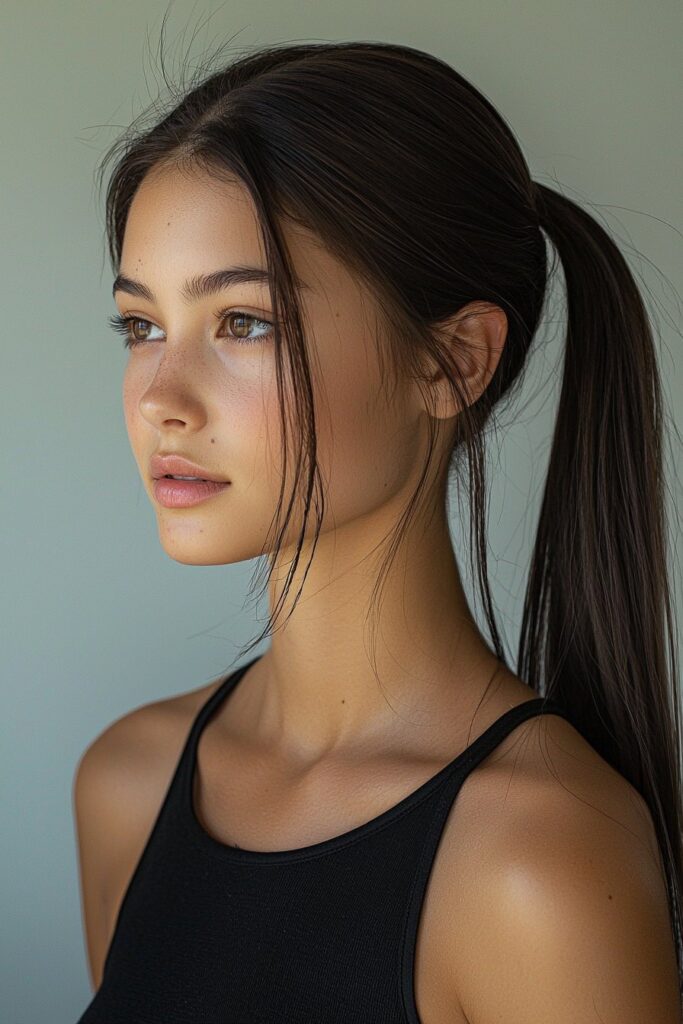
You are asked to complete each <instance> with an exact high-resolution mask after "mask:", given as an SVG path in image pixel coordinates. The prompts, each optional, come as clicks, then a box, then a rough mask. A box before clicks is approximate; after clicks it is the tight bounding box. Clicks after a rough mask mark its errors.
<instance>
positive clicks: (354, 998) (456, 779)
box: [77, 658, 568, 1024]
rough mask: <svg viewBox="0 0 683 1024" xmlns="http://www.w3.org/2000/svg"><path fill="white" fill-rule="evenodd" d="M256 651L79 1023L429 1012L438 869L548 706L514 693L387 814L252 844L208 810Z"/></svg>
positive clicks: (210, 707) (126, 902)
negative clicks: (202, 786)
mask: <svg viewBox="0 0 683 1024" xmlns="http://www.w3.org/2000/svg"><path fill="white" fill-rule="evenodd" d="M257 660H258V658H254V659H252V660H251V661H249V662H247V663H246V664H245V665H243V666H241V667H240V668H238V669H236V670H235V671H234V672H232V673H231V674H230V675H228V676H227V677H226V679H224V680H223V682H222V683H221V684H220V685H219V686H218V688H217V689H216V690H215V691H214V692H213V693H212V694H211V696H210V697H209V698H208V700H207V701H206V702H205V703H204V704H203V705H202V707H201V708H200V710H199V711H198V713H197V714H196V716H195V718H194V721H193V723H192V726H191V728H190V730H189V733H188V736H187V740H186V742H185V746H184V747H183V750H182V753H181V755H180V758H179V760H178V763H177V766H176V769H175V772H174V775H173V778H172V779H171V782H170V784H169V787H168V790H167V792H166V796H165V798H164V801H163V803H162V806H161V808H160V810H159V813H158V816H157V819H156V822H155V824H154V827H153V829H152V832H151V835H150V837H149V839H148V841H147V844H146V846H145V848H144V850H143V852H142V855H141V857H140V860H139V861H138V864H137V866H136V868H135V871H134V873H133V876H132V878H131V881H130V883H129V885H128V889H127V890H126V893H125V895H124V898H123V902H122V904H121V907H120V909H119V914H118V918H117V921H116V926H115V929H114V934H113V938H112V941H111V944H110V947H109V951H108V953H107V958H106V961H105V965H104V974H103V979H102V983H101V985H100V987H99V989H98V990H97V992H96V993H95V995H94V997H93V999H92V1001H91V1003H90V1005H89V1006H88V1007H87V1009H86V1010H85V1012H84V1013H83V1015H82V1016H81V1017H80V1018H79V1020H78V1022H77V1024H284V1022H292V1024H421V1022H420V1018H419V1015H418V1012H417V1007H416V1005H415V995H414V988H413V983H414V978H413V970H414V955H415V945H416V936H417V926H418V920H419V916H420V910H421V906H422V902H423V898H424V894H425V891H426V886H427V880H428V877H429V873H430V870H431V866H432V863H433V859H434V856H435V853H436V849H437V845H438V843H439V839H440V837H441V833H442V830H443V828H444V825H445V822H446V819H447V817H448V813H449V810H450V808H451V806H452V804H453V801H454V800H455V798H456V796H457V794H458V791H459V789H460V787H461V785H462V784H463V782H464V780H465V779H466V778H467V776H468V774H469V773H470V772H471V771H472V770H473V769H474V768H476V766H477V765H478V764H479V763H480V762H481V761H482V760H483V759H484V758H485V757H486V756H487V755H488V754H490V753H491V752H492V751H493V750H494V749H495V747H497V746H498V744H499V743H500V742H501V741H502V740H503V739H504V737H506V736H507V735H508V733H510V732H511V731H512V730H513V729H514V728H515V727H516V726H517V725H519V724H520V723H521V722H523V721H525V720H526V719H528V718H531V717H532V716H534V715H538V714H542V713H549V714H559V715H562V716H563V717H565V718H567V717H568V716H567V713H566V711H565V710H564V709H563V708H562V706H561V705H559V704H558V703H557V702H556V701H554V700H550V699H548V698H542V697H535V698H533V699H531V700H528V701H526V702H524V703H523V704H519V705H517V706H516V707H513V708H510V709H509V710H508V711H506V712H505V713H504V714H502V715H501V716H500V717H499V718H498V719H497V720H496V721H495V722H493V723H492V724H491V725H490V726H489V727H488V728H487V729H486V730H485V731H484V732H483V733H482V734H481V735H480V736H478V737H477V738H476V739H475V740H474V741H473V742H472V743H471V744H470V745H469V746H468V747H467V748H466V749H465V750H464V751H462V752H461V753H460V754H459V755H458V756H457V757H456V758H454V759H453V760H452V761H451V762H450V763H449V764H447V765H446V766H445V767H444V768H442V769H441V770H440V771H439V772H437V773H436V775H433V776H432V777H431V778H430V779H428V780H427V781H426V782H425V783H423V784H422V785H421V786H419V787H418V788H417V789H415V790H413V792H412V793H409V794H408V796H406V797H405V798H404V799H403V800H400V801H399V803H397V804H395V805H394V806H393V807H390V808H389V809H388V810H386V811H384V812H383V813H381V814H379V815H378V816H377V817H375V818H373V819H372V820H371V821H368V822H366V823H365V824H362V825H359V826H358V827H356V828H353V829H351V830H350V831H348V832H344V833H343V834H341V835H338V836H334V837H333V838H331V839H326V840H324V841H323V842H320V843H315V844H313V845H310V846H304V847H301V848H299V849H295V850H285V851H255V850H241V849H238V848H236V847H232V846H228V845H225V844H223V843H221V842H219V841H218V840H216V839H214V838H213V837H212V836H210V835H209V834H208V832H206V831H205V830H204V828H203V826H202V825H201V823H200V822H199V820H198V818H197V817H196V815H195V811H194V806H193V800H192V784H193V777H194V772H195V765H196V753H197V743H198V740H199V736H200V734H201V732H202V729H203V728H204V726H205V725H206V723H207V721H208V720H209V717H210V716H211V715H212V714H213V712H214V711H215V710H216V709H217V708H218V706H219V705H220V704H221V703H222V702H223V701H224V700H225V699H226V698H227V697H228V695H229V694H230V693H231V692H232V690H233V689H234V688H235V686H236V685H237V683H238V682H239V680H240V679H241V678H242V676H243V675H244V673H245V672H246V671H247V669H248V668H250V666H251V665H253V664H254V662H255V661H257Z"/></svg>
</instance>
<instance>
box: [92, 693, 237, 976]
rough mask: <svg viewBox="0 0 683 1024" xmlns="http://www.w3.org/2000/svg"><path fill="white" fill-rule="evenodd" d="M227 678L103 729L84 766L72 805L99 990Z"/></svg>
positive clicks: (144, 707) (155, 704)
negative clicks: (205, 714) (203, 722)
mask: <svg viewBox="0 0 683 1024" xmlns="http://www.w3.org/2000/svg"><path fill="white" fill-rule="evenodd" d="M223 678H224V677H219V678H218V679H215V680H212V681H211V682H210V683H208V684H205V685H203V686H200V687H197V688H195V689H193V690H188V691H186V692H183V693H181V694H175V695H173V696H171V697H167V698H163V699H161V700H155V701H150V702H148V703H146V704H143V705H140V706H139V707H137V708H134V709H132V710H131V711H129V712H127V713H126V714H124V715H122V716H120V717H119V718H117V719H116V720H115V721H113V722H112V723H110V724H109V725H108V726H107V727H106V728H105V729H103V730H102V732H100V733H99V734H98V735H97V736H96V737H95V739H94V740H93V741H92V742H91V743H90V744H89V745H88V747H87V748H86V750H85V751H84V752H83V754H82V755H81V757H80V759H79V761H78V764H77V767H76V770H75V773H74V778H73V785H72V804H73V816H74V823H75V826H76V840H77V845H78V869H79V881H80V894H81V911H82V921H83V928H84V934H85V939H86V945H87V952H88V961H89V970H90V977H91V981H92V984H93V988H95V989H96V988H97V987H98V986H99V982H100V978H101V970H102V966H103V962H104V958H105V955H106V950H107V949H108V946H109V940H110V938H111V932H112V929H113V924H114V921H115V920H116V916H117V913H118V908H119V905H120V902H121V899H122V897H123V894H124V892H125V890H126V888H127V886H128V882H129V881H130V878H131V876H132V873H133V871H134V869H135V866H136V864H137V861H138V859H139V857H140V854H141V853H142V850H143V849H144V846H145V844H146V842H147V839H148V838H149V835H150V832H151V829H152V826H153V824H154V821H155V820H156V817H157V814H158V812H159V809H160V806H161V803H162V801H163V798H164V795H165V793H166V791H167V788H168V785H169V782H170V779H171V776H172V774H173V771H174V769H175V766H176V764H177V761H178V757H179V756H180V752H181V750H182V747H183V744H184V742H185V740H186V738H187V734H188V731H189V728H190V724H191V722H192V720H193V718H194V716H195V714H196V713H197V711H198V710H199V708H200V707H201V705H202V704H203V703H204V702H205V701H206V700H208V698H209V697H210V696H211V694H212V693H213V691H214V690H215V689H216V688H217V686H218V685H220V683H221V681H222V679H223Z"/></svg>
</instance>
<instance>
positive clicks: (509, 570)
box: [0, 0, 683, 1024]
mask: <svg viewBox="0 0 683 1024" xmlns="http://www.w3.org/2000/svg"><path fill="white" fill-rule="evenodd" d="M167 12H168V21H167V28H166V48H165V49H166V54H167V56H170V57H171V61H170V67H169V70H170V72H171V73H172V75H173V77H174V79H176V77H177V76H176V72H177V70H178V65H177V61H178V60H179V59H180V58H182V56H183V55H184V54H185V52H186V51H187V50H188V49H189V51H190V52H191V54H194V55H195V57H196V58H201V56H202V54H204V53H206V51H209V50H212V49H213V48H214V47H215V46H216V45H217V43H218V42H219V41H221V40H226V39H231V40H232V46H234V47H235V48H246V47H252V46H258V45H261V44H264V43H273V42H282V43H284V42H288V41H295V40H308V41H319V42H324V41H342V40H353V39H367V40H379V41H386V42H399V43H404V44H408V45H411V46H414V47H417V48H419V49H423V50H427V51H429V52H431V53H434V54H435V55H437V56H439V57H442V58H444V59H445V60H447V61H448V62H449V63H450V64H452V65H453V66H454V67H455V68H456V69H457V70H459V71H460V72H461V73H462V74H464V75H465V76H466V77H467V78H469V79H471V80H472V81H473V83H474V84H475V85H476V86H477V87H478V88H479V89H480V90H481V91H482V92H483V93H484V94H485V95H487V96H488V97H489V98H490V99H491V100H492V101H493V103H494V104H495V106H496V107H497V109H498V110H499V111H500V112H501V114H502V115H503V116H504V117H505V118H506V120H507V121H508V122H509V123H510V125H511V126H512V129H513V131H514V132H515V134H516V136H517V137H518V139H519V140H520V142H521V145H522V149H523V151H524V153H525V155H526V158H527V160H528V163H529V166H530V168H531V172H532V176H533V177H534V178H535V179H536V180H537V181H540V182H542V183H545V184H549V185H550V186H551V187H553V186H555V187H558V186H559V187H560V188H561V189H562V190H563V191H565V192H566V193H567V194H568V195H569V196H570V197H571V198H574V199H576V200H577V201H579V202H580V203H585V204H586V205H587V207H588V208H589V209H590V210H592V211H593V212H594V213H595V214H596V215H597V216H598V219H599V220H600V222H601V223H602V224H603V225H604V226H606V227H607V228H608V229H609V230H610V231H611V232H612V233H613V236H614V237H615V239H616V240H617V242H618V243H619V244H620V247H621V249H622V252H624V255H625V256H626V258H627V259H628V261H629V264H630V266H631V267H632V269H633V270H634V272H635V274H636V277H637V280H638V281H639V283H641V284H642V285H643V288H644V290H645V298H646V301H647V303H648V308H649V309H650V312H651V313H652V315H653V316H654V317H655V329H656V333H657V334H658V335H659V342H658V349H659V355H660V368H661V373H662V378H663V385H664V396H665V401H666V404H667V410H668V413H669V415H670V417H671V419H672V423H673V427H674V430H675V431H680V430H681V426H682V425H683V424H682V423H681V418H682V413H681V408H682V405H683V402H682V399H683V358H682V356H681V347H682V336H681V283H682V278H683V261H682V260H681V252H682V246H681V241H682V237H683V235H682V227H683V195H682V191H681V172H680V169H681V166H683V147H682V144H681V141H682V140H681V127H680V126H681V120H680V115H681V109H682V108H683V87H682V85H683V83H682V80H681V76H680V69H681V67H683V13H682V8H681V6H680V3H679V0H655V2H654V3H651V4H643V3H642V2H640V0H598V2H597V3H596V2H595V0H591V2H590V3H589V2H587V0H576V2H574V3H566V2H564V0H563V2H560V0H526V2H518V3H510V2H508V0H488V2H483V3H482V0H430V2H428V3H421V4H419V5H416V4H415V3H414V2H413V0H410V2H407V0H391V2H385V3H375V4H368V3H367V2H366V0H345V3H344V4H343V5H340V4H338V3H336V2H332V0H319V2H317V3H313V2H304V0H297V2H288V0H277V2H275V0H270V2H263V0H228V2H227V3H222V4H219V3H218V2H216V3H215V4H213V3H211V4H209V3H207V4H198V3H196V2H195V3H192V4H191V3H189V2H185V0H176V2H175V3H174V4H172V6H171V8H170V10H169V9H168V5H167V3H166V2H162V3H157V2H154V0H134V2H133V0H116V2H114V0H105V2H101V3H97V4H94V3H91V2H86V0H61V2H59V3H58V2H56V0H53V2H48V0H42V2H37V0H4V2H3V5H2V9H1V14H0V56H1V59H0V83H1V90H0V96H1V97H2V106H1V108H0V109H1V117H2V126H1V127H2V130H1V135H0V218H1V220H0V239H1V246H0V282H1V283H0V289H1V294H0V298H1V303H2V320H1V323H2V328H1V330H2V342H1V346H0V360H1V366H0V381H1V382H2V401H1V402H0V416H1V417H2V424H1V430H2V445H1V449H0V451H1V456H2V467H1V468H2V474H1V477H0V479H1V480H2V504H1V509H2V529H1V530H0V539H1V543H2V560H1V564H2V588H1V596H2V607H1V609H0V623H1V628H2V711H3V713H2V726H3V735H2V765H1V768H2V771H1V776H2V783H1V785H2V801H3V804H2V820H3V823H4V827H3V829H2V833H3V841H2V864H1V865H0V877H1V878H2V887H3V891H2V924H1V925H0V927H1V929H2V935H1V937H2V958H1V959H2V977H1V978H0V990H1V991H2V996H1V997H0V998H1V1004H2V1005H1V1006H0V1018H1V1019H2V1021H3V1022H7V1024H44V1022H45V1021H48V1020H49V1021H50V1024H73V1021H75V1020H76V1019H77V1017H78V1016H79V1015H80V1013H81V1012H82V1011H83V1009H84V1008H85V1005H86V1004H87V1002H88V1001H89V998H90V987H89V981H88V975H87V969H86V954H85V945H84V936H83V928H82V921H81V908H80V900H79V890H78V875H77V850H76V839H75V833H74V823H73V816H72V804H71V792H72V790H71V787H72V782H73V775H74V771H75V767H76V764H77V761H78V759H79V757H80V755H81V753H82V752H83V750H84V749H85V747H86V746H87V745H88V744H89V743H90V741H91V740H92V739H93V738H94V737H95V735H97V734H98V733H99V732H100V731H101V730H102V729H103V728H104V727H105V726H106V725H107V724H109V723H110V722H111V721H113V720H114V719H115V718H117V717H119V716H120V715H122V714H124V713H125V712H126V711H129V710H131V709H132V708H134V707H137V706H139V705H140V704H142V703H145V702H147V701H151V700H155V699H158V698H161V697H165V696H169V695H172V694H174V693H178V692H180V691H184V690H188V689H191V688H195V687H198V686H200V685H202V684H204V683H206V682H208V681H209V680H210V679H212V678H215V677H216V676H218V675H219V674H220V673H222V672H223V671H227V668H228V667H230V666H231V665H232V664H233V662H234V658H235V655H236V653H237V651H238V649H239V648H240V646H241V645H242V644H244V643H245V642H247V641H248V640H249V639H251V637H252V636H254V635H255V634H256V632H257V630H259V631H260V629H261V628H262V625H263V622H264V617H265V614H266V612H267V609H266V608H265V607H264V606H263V605H260V606H258V607H254V605H253V604H250V603H249V602H248V601H246V598H247V596H248V595H247V590H248V585H249V581H250V579H251V576H252V572H253V570H254V568H255V565H254V563H253V562H249V563H244V564H239V565H234V566H225V567H224V566H208V567H198V566H187V565H182V564H180V563H177V562H174V561H173V560H172V559H170V558H169V557H168V556H167V555H166V554H165V553H164V551H163V550H162V548H161V546H160V544H159V541H158V538H157V530H156V518H155V515H154V512H153V510H152V508H151V506H150V504H149V501H148V499H147V496H146V494H145V491H144V489H143V486H142V483H141V481H140V479H139V476H138V470H137V467H136V465H135V462H134V460H133V456H132V454H131V452H130V448H129V445H128V439H127V436H126V431H125V425H124V420H123V413H122V401H121V379H122V374H123V368H124V362H125V359H126V356H125V354H124V349H123V345H122V342H121V338H120V337H119V336H118V335H115V334H114V333H113V332H112V331H111V330H110V329H109V328H108V327H107V326H106V324H105V320H106V317H107V315H108V314H109V313H111V312H113V311H114V306H113V302H112V299H111V284H112V275H111V271H110V268H109V265H108V262H107V259H106V257H105V252H104V230H103V228H104V222H103V212H102V206H101V204H100V202H99V198H98V196H97V193H96V190H95V184H94V168H95V165H96V163H97V161H98V159H99V158H100V157H101V155H102V154H103V152H104V150H105V149H106V148H107V146H108V145H109V144H110V143H111V142H112V141H113V139H114V138H115V137H116V136H117V135H118V133H119V131H120V130H121V128H122V127H123V126H125V125H127V124H128V123H129V122H130V121H131V120H132V119H133V118H134V117H135V116H136V115H137V114H139V113H140V112H141V111H142V110H143V109H144V108H146V107H147V105H148V104H149V102H150V101H151V100H152V99H155V98H156V97H157V96H158V95H159V92H160V90H163V81H162V79H161V76H160V74H159V72H158V69H157V68H156V62H155V54H156V52H157V41H158V32H159V29H160V25H161V21H162V18H163V16H164V14H165V13H167ZM229 56H230V51H228V52H227V53H226V59H227V58H229ZM562 287H563V282H562V280H561V279H560V280H559V281H556V284H555V286H554V289H553V292H554V294H556V295H557V298H556V299H555V300H554V301H553V302H552V303H551V305H550V307H549V309H550V313H549V314H546V321H547V322H546V324H545V325H544V326H542V328H541V330H540V332H539V335H538V337H537V342H536V344H535V354H534V355H532V358H531V361H530V364H529V372H528V376H527V378H526V384H525V387H524V389H523V392H522V394H521V396H520V398H519V399H518V401H516V402H515V403H514V405H512V406H510V407H509V409H508V410H507V411H506V412H505V413H504V415H503V416H502V421H501V424H500V429H499V431H498V432H497V437H498V441H497V444H496V446H495V448H494V450H493V451H492V452H491V453H490V462H489V469H490V479H491V487H492V493H491V505H490V543H491V553H490V556H489V557H490V559H491V561H490V570H491V583H492V587H493V593H494V597H495V599H496V603H497V605H496V610H497V613H498V617H499V623H500V625H501V627H502V629H503V630H504V632H505V640H506V645H507V650H508V652H509V656H510V661H511V663H512V657H513V654H514V651H515V650H516V644H517V639H518V634H519V624H520V614H521V603H522V598H523V590H524V584H525V581H526V571H527V567H528V562H529V553H530V546H531V543H532V539H533V531H534V526H535V521H536V514H537V511H538V507H539V501H540V493H541V489H542V485H543V482H544V479H545V466H546V460H547V454H548V444H549V440H550V433H551V429H552V425H553V422H554V415H555V409H556V398H557V385H558V382H559V373H560V359H561V356H562V351H563V337H564V320H563V308H562V304H561V303H562ZM665 457H666V460H667V467H668V472H669V484H670V489H671V497H670V501H671V503H672V504H673V503H674V502H678V503H680V498H681V493H680V483H679V479H680V468H681V467H680V447H679V444H678V440H677V438H676V436H675V434H674V435H673V436H671V435H670V436H669V439H668V440H667V444H666V449H665ZM453 507H454V508H457V504H455V505H453ZM452 529H453V537H454V542H455V543H456V545H457V550H458V552H459V553H460V554H462V552H463V550H464V549H463V547H462V544H461V543H460V541H461V531H460V529H459V528H458V524H457V523H453V524H452ZM672 533H673V537H672V540H673V543H674V545H675V544H677V543H680V528H679V527H678V526H674V529H673V531H672ZM673 557H674V558H678V554H677V552H674V554H673ZM679 570H680V559H679V560H678V561H677V562H676V569H675V571H676V572H678V571H679ZM466 582H468V584H469V582H470V581H469V579H468V580H467V581H466ZM470 593H471V588H470ZM676 598H677V605H678V608H679V612H678V614H679V616H680V606H681V594H680V589H679V590H678V591H677V593H676ZM477 611H478V612H479V608H478V606H477ZM480 621H481V619H480ZM262 649H263V648H262V647H259V648H258V649H256V651H255V652H254V654H256V653H260V651H261V650H262Z"/></svg>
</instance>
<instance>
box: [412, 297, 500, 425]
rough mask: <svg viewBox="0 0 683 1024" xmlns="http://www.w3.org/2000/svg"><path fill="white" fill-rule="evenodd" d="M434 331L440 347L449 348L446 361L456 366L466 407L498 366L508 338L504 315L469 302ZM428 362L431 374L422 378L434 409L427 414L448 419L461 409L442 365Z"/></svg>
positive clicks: (489, 304) (489, 305)
mask: <svg viewBox="0 0 683 1024" xmlns="http://www.w3.org/2000/svg"><path fill="white" fill-rule="evenodd" d="M434 330H435V333H436V336H437V337H438V339H439V341H440V343H441V345H442V346H447V348H448V353H447V357H448V359H449V361H451V362H453V363H455V365H456V367H457V370H458V373H459V376H460V379H461V381H462V388H463V390H464V401H465V404H467V405H472V404H473V403H474V402H475V401H476V400H477V399H478V398H479V397H480V395H481V394H482V393H483V392H484V391H485V390H486V388H487V386H488V384H489V381H490V380H491V378H492V376H493V374H494V373H495V370H496V367H497V366H498V361H499V360H500V357H501V354H502V352H503V345H504V344H505V339H506V337H507V330H508V319H507V316H506V314H505V313H504V312H503V310H502V309H501V308H500V306H496V305H495V304H494V303H492V302H483V301H477V302H470V303H468V304H467V305H466V306H463V307H462V308H461V309H459V310H458V312H457V313H456V314H454V316H452V317H448V318H447V319H446V320H441V321H439V323H438V324H437V325H436V326H435V329H434ZM431 362H432V368H431V372H430V373H428V374H427V376H426V378H424V377H423V378H422V382H423V387H426V388H427V390H428V391H429V392H430V399H431V404H432V406H433V408H430V409H429V413H430V415H432V416H436V417H437V418H438V419H450V418H451V417H453V416H457V415H458V413H459V412H460V411H461V409H462V406H461V405H459V404H458V401H457V398H456V396H455V395H454V394H453V389H452V388H451V385H450V382H449V381H448V378H447V377H446V374H445V373H444V371H443V369H442V368H441V366H439V365H438V364H434V363H433V359H432V360H431Z"/></svg>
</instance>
